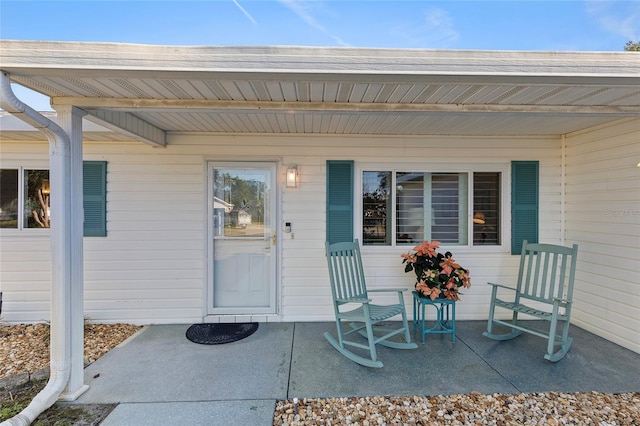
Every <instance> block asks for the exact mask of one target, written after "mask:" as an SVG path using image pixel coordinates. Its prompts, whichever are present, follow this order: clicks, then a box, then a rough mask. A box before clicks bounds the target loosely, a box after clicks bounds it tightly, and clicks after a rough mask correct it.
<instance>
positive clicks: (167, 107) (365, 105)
mask: <svg viewBox="0 0 640 426" xmlns="http://www.w3.org/2000/svg"><path fill="white" fill-rule="evenodd" d="M52 104H54V105H76V106H80V107H82V108H85V109H88V111H89V113H90V114H91V115H93V116H94V117H95V116H102V117H105V116H108V114H107V113H106V112H104V111H99V110H92V108H109V109H121V110H123V111H138V112H151V111H154V110H159V109H161V110H164V111H166V112H180V111H194V110H201V112H206V111H212V112H215V111H218V112H219V111H224V110H227V111H228V110H244V111H260V110H264V111H270V110H271V111H329V112H340V111H351V112H425V113H437V112H444V113H449V112H458V113H461V112H463V113H467V112H468V113H527V114H575V115H585V114H592V115H614V114H615V115H620V116H629V117H633V116H635V117H640V108H639V107H637V106H604V105H488V104H470V105H465V104H411V103H378V102H360V103H353V102H280V101H278V102H274V101H222V100H207V99H129V98H98V97H87V98H83V97H54V98H52ZM121 113H122V111H121ZM109 114H113V115H114V116H115V115H117V112H114V111H110V112H109ZM122 117H123V119H121V120H119V121H123V122H126V120H124V116H122ZM137 120H140V119H139V118H137ZM140 121H142V120H140ZM100 124H102V123H100ZM147 124H148V123H147ZM151 126H152V125H151ZM160 131H161V130H160Z"/></svg>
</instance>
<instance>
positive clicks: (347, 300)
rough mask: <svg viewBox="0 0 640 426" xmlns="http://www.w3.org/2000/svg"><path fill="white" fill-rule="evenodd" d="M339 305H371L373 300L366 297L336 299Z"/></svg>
mask: <svg viewBox="0 0 640 426" xmlns="http://www.w3.org/2000/svg"><path fill="white" fill-rule="evenodd" d="M335 300H336V302H338V303H369V302H371V299H366V298H364V297H353V298H351V299H340V298H337V299H335Z"/></svg>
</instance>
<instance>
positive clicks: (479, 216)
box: [473, 172, 501, 245]
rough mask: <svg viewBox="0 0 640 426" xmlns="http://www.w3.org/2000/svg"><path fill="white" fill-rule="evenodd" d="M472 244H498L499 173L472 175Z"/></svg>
mask: <svg viewBox="0 0 640 426" xmlns="http://www.w3.org/2000/svg"><path fill="white" fill-rule="evenodd" d="M473 212H474V213H473V244H474V245H498V244H500V239H501V238H500V226H499V224H500V173H495V172H491V173H474V174H473Z"/></svg>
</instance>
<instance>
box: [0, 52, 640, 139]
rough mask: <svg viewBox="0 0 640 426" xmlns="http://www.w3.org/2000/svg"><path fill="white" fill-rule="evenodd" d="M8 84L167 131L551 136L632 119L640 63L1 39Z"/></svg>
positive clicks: (144, 128) (136, 126)
mask: <svg viewBox="0 0 640 426" xmlns="http://www.w3.org/2000/svg"><path fill="white" fill-rule="evenodd" d="M0 64H1V65H0V67H1V68H2V70H3V71H4V72H7V73H9V74H10V76H11V79H12V80H13V81H14V82H17V83H19V84H22V85H24V86H26V87H29V88H31V89H33V90H36V91H38V92H40V93H43V94H45V95H47V96H49V97H51V100H52V104H53V105H54V107H57V106H63V105H73V106H76V107H79V108H82V109H84V110H85V111H87V112H88V113H89V116H88V117H87V118H89V119H91V120H93V121H96V122H98V123H100V124H102V125H106V126H107V127H109V128H112V129H116V130H118V131H124V132H125V133H127V134H129V135H131V136H134V137H136V138H138V139H140V140H144V141H145V142H148V143H152V144H156V145H162V144H163V141H164V140H166V136H167V134H171V133H174V132H212V133H299V134H309V133H311V134H345V135H353V134H358V135H484V136H492V135H495V136H503V135H560V134H566V133H570V132H574V131H578V130H581V129H584V128H588V127H592V126H596V125H599V124H603V123H607V122H611V121H615V120H619V119H623V118H628V117H640V54H637V53H634V52H614V53H611V52H607V53H603V52H581V53H577V52H497V51H434V50H409V49H351V48H297V47H235V48H234V47H184V46H147V45H126V44H110V43H66V42H25V41H1V42H0Z"/></svg>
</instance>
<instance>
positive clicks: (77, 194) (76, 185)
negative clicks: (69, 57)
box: [52, 106, 89, 401]
mask: <svg viewBox="0 0 640 426" xmlns="http://www.w3.org/2000/svg"><path fill="white" fill-rule="evenodd" d="M56 113H57V115H58V124H59V125H60V127H62V129H64V131H65V132H66V133H67V135H69V139H70V147H71V148H70V151H71V152H70V161H69V175H68V183H69V195H70V196H69V208H68V212H69V216H70V217H69V220H70V222H69V230H70V232H69V234H70V235H69V238H70V244H69V261H70V269H71V271H70V280H69V283H68V285H69V290H68V291H69V293H68V295H69V305H68V306H69V323H68V324H69V333H70V347H69V348H70V350H69V354H70V360H71V374H70V377H69V382H68V383H67V387H66V389H65V390H64V392H63V393H62V395H61V396H60V399H61V400H64V401H73V400H75V399H77V398H78V397H79V396H80V395H81V394H82V393H84V392H85V391H86V390H87V389H88V388H89V387H88V386H87V385H85V384H84V303H83V302H84V300H83V299H84V295H83V290H84V279H83V225H84V210H83V200H82V192H83V190H82V186H83V185H82V180H83V173H82V117H83V116H84V115H85V112H84V111H82V110H81V109H79V108H76V107H72V106H62V107H56ZM52 193H53V192H52ZM54 217H55V216H54ZM53 220H55V219H53Z"/></svg>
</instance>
